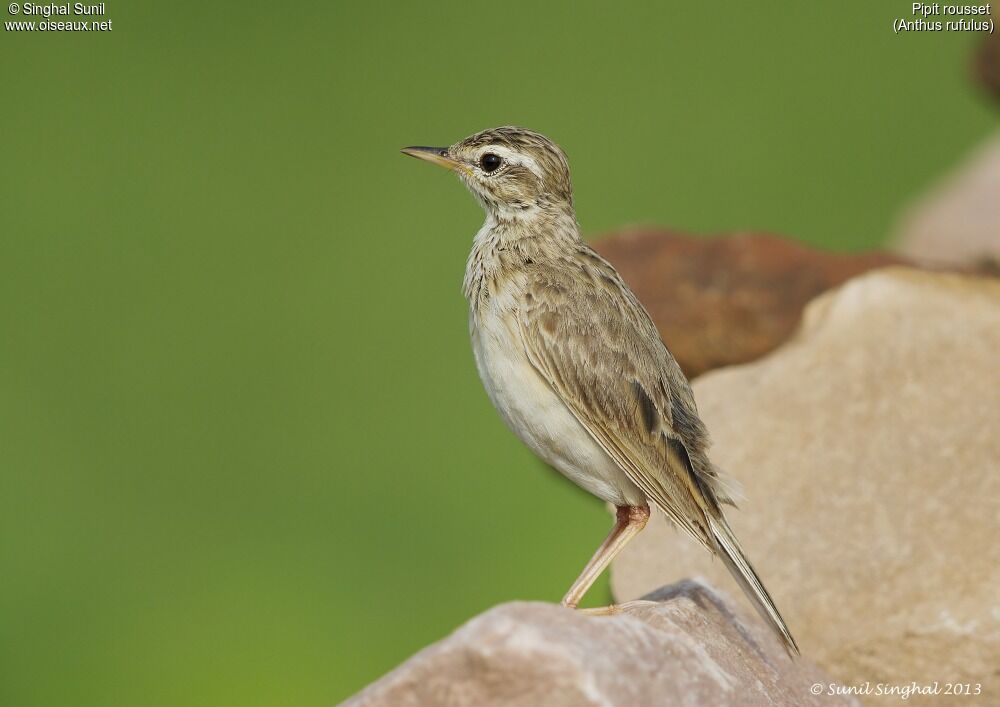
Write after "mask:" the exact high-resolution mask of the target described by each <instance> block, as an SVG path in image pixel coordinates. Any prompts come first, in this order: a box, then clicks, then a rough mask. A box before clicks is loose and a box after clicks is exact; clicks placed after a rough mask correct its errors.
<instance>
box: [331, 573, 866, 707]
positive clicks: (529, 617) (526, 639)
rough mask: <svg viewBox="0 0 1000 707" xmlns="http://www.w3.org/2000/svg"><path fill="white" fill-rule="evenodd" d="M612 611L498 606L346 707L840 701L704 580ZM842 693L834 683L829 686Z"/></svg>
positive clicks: (823, 679)
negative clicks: (596, 612) (595, 612)
mask: <svg viewBox="0 0 1000 707" xmlns="http://www.w3.org/2000/svg"><path fill="white" fill-rule="evenodd" d="M650 598H651V599H655V601H642V602H636V603H635V604H634V605H632V606H628V607H626V608H625V613H622V614H618V615H615V616H611V617H592V616H584V615H582V614H580V613H578V612H575V611H572V610H570V609H564V608H562V607H559V606H554V605H551V604H538V603H514V604H504V605H502V606H498V607H496V608H494V609H491V610H490V611H488V612H486V613H485V614H483V615H481V616H479V617H477V618H474V619H472V620H471V621H469V622H468V623H467V624H465V625H464V626H462V627H461V628H459V629H458V630H457V631H455V633H453V634H452V635H450V636H448V637H447V638H445V639H444V640H442V641H440V642H439V643H437V644H435V645H433V646H430V647H429V648H426V649H424V650H423V651H421V652H420V653H417V654H416V655H415V656H413V657H412V658H410V659H409V660H408V661H407V662H405V663H403V665H401V666H400V667H398V668H397V669H396V670H394V671H392V672H391V673H389V674H388V675H386V676H385V677H383V678H382V679H381V680H379V681H378V682H376V683H374V684H372V685H370V686H369V687H368V688H367V689H365V690H364V691H362V692H361V693H359V694H357V695H355V696H354V697H353V698H351V699H350V700H348V701H347V702H346V703H345V704H346V705H349V706H350V707H381V706H383V705H384V706H386V707H389V706H391V707H415V706H417V705H434V706H435V707H438V706H439V707H448V706H455V707H460V706H463V705H474V706H475V707H491V706H493V705H544V706H546V707H561V706H563V705H565V706H566V707H570V706H572V707H577V706H579V705H601V706H602V707H615V706H617V705H621V706H623V707H624V706H628V707H633V706H635V705H662V706H664V707H669V706H670V705H691V706H694V705H718V706H719V707H724V706H725V705H733V706H735V705H821V704H822V705H844V704H857V703H856V702H854V701H853V698H847V697H843V696H827V695H826V694H821V695H820V696H818V697H817V696H814V695H813V694H812V692H811V689H814V688H813V685H817V684H818V685H820V686H821V687H820V688H815V689H821V690H822V693H826V691H827V690H829V689H831V687H830V686H831V685H832V684H833V680H831V678H830V677H829V676H827V675H825V674H824V673H823V672H822V671H820V670H819V669H817V668H816V667H815V666H814V665H812V664H811V663H810V662H809V661H808V660H806V659H804V658H799V659H796V660H792V659H791V658H789V657H788V656H787V655H786V654H785V652H784V650H783V649H782V647H781V645H780V644H779V643H778V641H777V640H776V639H775V638H774V637H773V636H772V635H771V633H770V632H769V630H768V629H767V628H766V627H765V626H763V624H761V623H760V622H759V621H758V620H757V619H756V617H751V616H750V615H748V614H746V613H744V612H743V611H742V610H739V609H736V608H735V607H734V606H733V605H732V604H731V603H730V602H728V601H726V600H724V599H722V598H721V597H720V596H719V595H718V594H716V593H714V592H713V591H712V590H711V589H709V588H708V587H705V586H703V585H700V584H697V583H694V582H685V583H682V584H679V585H677V586H675V587H666V588H664V589H663V590H661V591H660V592H659V593H658V594H657V595H656V596H655V597H650ZM833 689H835V687H834V688H833Z"/></svg>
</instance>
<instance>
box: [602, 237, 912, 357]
mask: <svg viewBox="0 0 1000 707" xmlns="http://www.w3.org/2000/svg"><path fill="white" fill-rule="evenodd" d="M594 248H596V249H597V251H598V252H600V253H601V254H602V255H603V256H604V257H606V258H607V259H608V260H609V261H611V263H612V264H613V265H614V266H615V267H616V268H617V269H618V271H619V272H620V273H621V274H622V277H624V278H625V281H626V282H628V284H629V286H630V287H632V289H633V290H634V291H635V293H636V295H637V296H638V297H639V300H640V301H641V302H642V303H643V304H644V305H645V306H646V308H647V309H648V310H649V313H650V316H651V317H652V318H653V321H654V322H656V325H657V327H658V328H659V330H660V335H661V336H662V337H663V340H664V341H665V342H666V344H667V346H668V347H669V348H670V350H671V352H672V353H673V354H674V356H675V357H676V358H677V362H678V363H680V365H681V368H683V369H684V372H685V373H687V375H688V376H689V377H693V376H696V375H698V374H700V373H703V372H704V371H707V370H711V369H713V368H719V367H721V366H728V365H731V364H735V363H744V362H746V361H752V360H754V359H757V358H759V357H760V356H762V355H764V354H765V353H767V352H768V351H771V350H772V349H774V348H775V347H776V346H778V345H779V344H780V343H781V342H783V341H784V340H785V339H787V338H788V336H789V335H790V334H791V333H792V332H793V331H794V329H795V327H796V326H797V325H798V323H799V319H800V316H801V313H802V308H803V307H804V306H805V305H806V303H807V302H808V301H809V300H811V299H812V298H813V297H815V296H816V295H818V294H820V293H821V292H825V291H826V290H828V289H830V288H831V287H834V286H836V285H839V284H840V283H842V282H844V281H845V280H847V279H849V278H851V277H853V276H855V275H858V274H860V273H862V272H865V271H867V270H871V269H872V268H877V267H882V266H885V265H890V264H893V263H899V262H902V260H901V258H899V257H898V256H894V255H890V254H888V253H878V252H874V253H860V254H837V253H826V252H822V251H817V250H813V249H811V248H808V247H807V246H804V245H801V244H799V243H795V242H793V241H788V240H785V239H783V238H779V237H777V236H771V235H766V234H759V233H747V234H737V235H733V236H731V237H725V238H693V237H690V236H685V235H682V234H679V233H674V232H670V231H663V230H658V229H644V230H631V231H623V232H620V233H617V234H614V235H613V236H609V237H607V238H605V239H602V240H600V241H598V242H597V243H595V244H594Z"/></svg>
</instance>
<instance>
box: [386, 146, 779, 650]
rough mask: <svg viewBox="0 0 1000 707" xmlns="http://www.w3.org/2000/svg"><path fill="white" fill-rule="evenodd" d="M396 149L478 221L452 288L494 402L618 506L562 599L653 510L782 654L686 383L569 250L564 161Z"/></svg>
mask: <svg viewBox="0 0 1000 707" xmlns="http://www.w3.org/2000/svg"><path fill="white" fill-rule="evenodd" d="M403 152H404V153H405V154H407V155H412V156H413V157H418V158H420V159H422V160H426V161H428V162H432V163H434V164H437V165H441V166H442V167H446V168H448V169H450V170H452V171H453V172H455V173H457V174H458V175H459V177H460V178H461V179H462V181H463V182H465V185H466V186H467V187H468V188H469V190H470V191H472V193H473V194H474V195H475V196H476V198H477V199H478V200H479V202H480V204H482V206H483V209H484V210H485V211H486V221H485V223H484V224H483V226H482V228H480V229H479V232H478V233H477V234H476V236H475V239H474V240H473V244H472V252H471V254H470V255H469V260H468V265H467V267H466V271H465V282H464V291H465V296H466V298H467V299H468V301H469V329H470V331H471V334H472V349H473V352H474V354H475V359H476V366H477V368H478V370H479V375H480V377H481V378H482V381H483V385H484V386H485V387H486V392H487V394H488V395H489V397H490V400H491V401H492V402H493V405H494V406H495V407H496V409H497V411H498V412H499V413H500V416H501V417H502V418H503V419H504V421H505V422H506V423H507V425H508V427H510V429H511V430H513V432H514V433H515V434H516V435H517V436H518V437H520V438H521V440H522V441H523V442H524V443H525V444H526V445H528V447H530V448H531V449H532V450H533V451H534V452H535V453H536V454H537V455H538V456H539V457H541V458H542V459H543V460H544V461H546V462H548V463H549V464H550V465H551V466H553V467H555V468H556V469H557V470H558V471H560V472H561V473H562V474H564V475H565V476H567V477H568V478H569V479H571V480H572V481H573V482H575V483H576V484H578V485H579V486H581V487H583V488H584V489H586V490H587V491H589V492H590V493H592V494H594V495H595V496H597V497H598V498H601V499H603V500H604V501H607V502H609V503H612V504H614V505H615V507H616V508H617V514H616V515H617V517H616V521H615V524H614V527H613V528H612V530H611V533H610V534H609V535H608V537H607V539H605V541H604V542H603V543H602V544H601V546H600V547H599V548H598V549H597V552H595V553H594V556H593V557H592V558H591V560H590V562H588V563H587V565H586V567H584V569H583V572H582V573H581V574H580V576H579V578H578V579H577V580H576V581H575V582H574V583H573V585H572V586H571V587H570V589H569V591H568V592H567V593H566V596H565V597H564V598H563V600H562V603H563V604H564V605H565V606H568V607H572V608H575V607H576V606H577V605H578V604H579V602H580V600H581V598H583V596H584V594H585V593H586V592H587V590H588V589H589V588H590V586H591V585H592V584H593V583H594V581H595V580H596V579H597V577H598V576H599V575H600V573H601V572H602V571H603V570H604V569H605V568H606V567H607V566H608V565H609V564H610V563H611V560H612V559H614V557H615V556H616V555H617V554H618V553H619V552H620V551H621V550H622V548H623V547H624V546H625V544H626V543H627V542H628V541H629V540H630V539H631V538H633V537H634V536H635V535H636V534H637V533H639V531H641V530H642V528H643V527H644V526H645V524H646V521H647V520H648V519H649V513H650V511H649V505H650V504H653V505H654V506H655V507H657V508H659V509H660V510H661V511H662V512H663V513H664V514H665V515H666V516H667V518H669V519H670V520H671V521H673V523H674V524H676V525H677V526H678V527H679V528H681V529H683V530H684V531H686V533H687V534H688V535H690V536H691V537H693V538H694V539H695V540H697V541H698V542H699V543H701V544H702V545H703V546H705V547H706V548H707V549H708V550H709V551H711V552H713V553H715V554H716V555H717V556H718V557H720V558H721V559H722V561H723V562H724V563H725V565H726V567H727V568H728V569H729V571H730V572H731V573H732V575H733V576H734V577H735V578H736V580H737V582H739V584H740V586H741V587H742V588H743V590H744V591H745V592H746V594H747V596H748V597H749V598H750V600H751V602H752V603H753V604H754V606H755V608H756V609H757V611H758V612H759V613H760V614H761V616H762V617H763V618H764V619H765V621H767V623H768V624H769V625H770V626H771V627H772V628H773V629H774V631H775V632H776V633H777V634H778V636H779V637H780V638H781V640H782V641H783V643H784V645H785V647H786V648H787V649H788V651H789V652H794V653H797V652H798V647H797V646H796V644H795V640H794V639H793V638H792V635H791V633H790V632H789V630H788V627H787V626H786V625H785V622H784V620H783V619H782V618H781V614H779V613H778V609H777V607H776V606H775V605H774V602H773V601H772V599H771V597H770V595H769V594H768V592H767V590H766V589H765V588H764V584H763V582H761V580H760V577H758V576H757V573H756V571H755V570H754V568H753V566H752V565H751V564H750V561H749V560H748V559H747V557H746V555H745V554H744V553H743V550H742V549H741V548H740V544H739V542H738V541H737V539H736V537H735V535H734V534H733V531H732V530H731V529H730V527H729V524H728V523H727V522H726V518H725V515H724V514H723V510H722V506H723V505H724V504H729V505H734V503H733V496H734V492H733V488H734V486H733V485H732V484H731V483H729V481H728V479H727V478H726V477H725V476H724V475H723V474H722V472H720V470H719V469H718V468H717V467H716V466H714V465H713V464H712V462H711V461H710V460H709V458H708V455H707V448H708V446H709V437H708V432H707V430H706V429H705V425H704V424H703V423H702V421H701V419H700V418H699V417H698V411H697V408H696V407H695V401H694V396H693V394H692V392H691V387H690V385H689V384H688V381H687V379H686V378H685V377H684V374H683V373H682V372H681V369H680V367H679V366H678V365H677V362H676V361H675V360H674V358H673V356H671V354H670V352H669V351H667V348H666V346H664V344H663V341H662V340H661V339H660V335H659V333H658V332H657V330H656V327H655V326H654V325H653V323H652V321H651V320H650V318H649V315H648V314H647V312H646V310H645V309H644V308H643V306H642V305H641V304H640V303H639V300H638V299H636V296H635V295H634V294H633V293H632V291H631V290H630V289H629V288H628V286H627V285H626V284H625V282H624V281H623V280H622V278H621V277H620V276H619V275H618V272H617V271H616V270H615V269H614V268H613V267H612V266H611V264H610V263H608V262H607V261H606V260H604V259H603V258H601V257H600V256H599V255H598V254H597V253H595V252H594V251H593V250H592V249H591V248H590V247H589V246H588V245H587V244H586V243H584V242H583V241H582V240H581V238H580V227H579V225H578V224H577V221H576V214H575V212H574V209H573V190H572V186H571V183H570V176H569V164H568V162H567V160H566V156H565V154H564V153H563V151H562V150H561V149H560V148H559V147H558V146H557V145H556V144H555V143H553V142H552V141H550V140H549V139H547V138H546V137H544V136H542V135H539V134H538V133H535V132H532V131H530V130H525V129H523V128H516V127H501V128H495V129H493V130H485V131H483V132H480V133H476V134H475V135H472V136H471V137H468V138H466V139H464V140H462V141H461V142H457V143H455V144H454V145H452V146H450V147H407V148H405V149H404V150H403Z"/></svg>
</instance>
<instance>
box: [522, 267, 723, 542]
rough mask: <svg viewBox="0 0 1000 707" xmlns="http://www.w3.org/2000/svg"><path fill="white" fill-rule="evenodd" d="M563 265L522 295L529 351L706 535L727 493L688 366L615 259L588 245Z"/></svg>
mask: <svg viewBox="0 0 1000 707" xmlns="http://www.w3.org/2000/svg"><path fill="white" fill-rule="evenodd" d="M584 248H586V247H584ZM554 270H555V273H558V274H555V273H554V272H553V271H552V270H549V271H547V273H546V278H545V279H544V280H543V281H539V282H535V283H533V284H532V285H531V286H529V288H528V290H527V291H526V293H525V294H524V300H523V302H522V303H521V305H522V306H521V309H520V317H519V321H520V329H521V336H522V339H523V342H524V347H525V350H526V352H527V355H528V358H529V360H530V361H531V363H532V365H533V366H534V367H535V368H536V369H537V370H538V372H539V373H540V374H541V375H542V376H543V377H544V378H545V379H546V380H547V381H548V382H549V384H550V385H551V386H552V387H553V389H554V390H555V391H556V393H557V394H558V395H559V396H560V397H561V398H562V400H563V401H564V402H565V403H566V404H567V405H568V406H569V408H570V410H571V411H572V412H573V413H574V415H576V417H577V419H579V420H580V422H581V424H583V426H584V427H585V428H586V429H587V431H588V432H589V433H590V434H591V435H592V436H593V438H594V439H595V440H596V441H597V442H598V444H600V445H601V446H602V447H603V448H604V450H605V451H606V452H607V453H608V454H609V455H610V456H611V458H612V459H614V461H615V462H616V463H617V464H618V465H619V466H620V467H621V469H622V471H624V472H625V474H626V475H628V477H629V479H631V481H632V482H633V483H634V484H635V485H636V486H638V487H639V488H640V489H641V490H642V491H643V492H644V493H645V494H646V496H647V497H648V498H649V499H650V500H651V501H653V502H654V503H655V504H656V505H657V506H659V507H660V508H661V510H663V511H664V512H665V513H666V514H667V515H668V516H669V517H670V518H671V519H672V520H673V521H674V522H675V523H677V525H679V526H680V527H682V528H684V529H685V530H686V531H688V532H689V533H690V534H691V535H693V536H694V537H695V538H697V539H698V540H699V541H700V542H702V543H705V542H706V538H707V537H708V528H707V522H706V519H705V516H706V514H708V515H712V516H715V515H718V514H719V511H718V504H719V503H720V502H725V501H728V495H727V494H725V492H724V491H723V490H722V487H721V485H720V483H719V479H718V475H717V472H716V471H715V469H714V468H713V467H712V465H711V462H709V461H708V458H707V456H706V455H705V449H706V447H707V445H708V435H707V433H706V431H705V427H704V425H702V423H701V421H700V420H699V418H698V414H697V410H696V409H695V405H694V398H693V396H692V393H691V388H690V386H689V385H688V383H687V380H686V379H685V377H684V374H683V373H682V372H681V370H680V367H679V366H678V365H677V362H676V361H675V360H674V359H673V357H672V356H671V355H670V353H669V352H668V351H667V349H666V347H665V346H664V345H663V343H662V341H661V340H660V337H659V333H658V332H657V330H656V327H655V326H653V323H652V322H651V321H650V319H649V316H648V315H647V314H646V311H645V310H644V309H643V308H642V305H641V304H639V302H638V300H636V298H635V296H634V295H633V294H632V292H631V291H630V290H629V289H628V288H627V287H626V286H625V285H624V283H623V282H622V281H621V278H620V277H619V276H618V274H617V273H616V272H615V271H614V269H613V268H612V267H611V266H610V265H609V264H608V263H607V262H606V261H604V260H603V259H601V258H600V257H599V256H597V255H596V254H595V253H593V251H590V249H589V248H586V250H584V251H581V253H580V255H579V257H577V258H575V259H573V260H572V261H569V262H568V263H567V264H565V266H564V267H559V268H557V269H554Z"/></svg>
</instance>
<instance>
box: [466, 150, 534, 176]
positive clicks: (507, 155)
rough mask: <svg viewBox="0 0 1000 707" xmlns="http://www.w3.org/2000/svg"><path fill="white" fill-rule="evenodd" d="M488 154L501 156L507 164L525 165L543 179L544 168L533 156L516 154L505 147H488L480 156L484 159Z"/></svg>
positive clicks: (521, 153)
mask: <svg viewBox="0 0 1000 707" xmlns="http://www.w3.org/2000/svg"><path fill="white" fill-rule="evenodd" d="M487 152H492V153H493V154H495V155H499V156H500V157H502V158H503V159H504V160H506V161H507V162H510V163H511V164H521V165H524V166H525V167H527V168H528V169H530V170H531V171H532V173H533V174H534V175H535V176H536V177H538V178H539V179H541V178H542V168H541V166H540V165H539V164H538V162H536V161H535V158H534V157H532V156H531V155H526V154H524V153H523V152H515V151H514V150H512V149H510V148H509V147H504V146H503V145H487V146H486V147H485V148H484V149H483V151H482V152H480V153H479V156H480V157H482V156H483V155H484V154H485V153H487Z"/></svg>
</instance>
